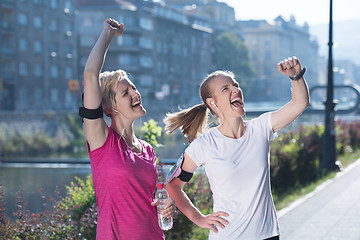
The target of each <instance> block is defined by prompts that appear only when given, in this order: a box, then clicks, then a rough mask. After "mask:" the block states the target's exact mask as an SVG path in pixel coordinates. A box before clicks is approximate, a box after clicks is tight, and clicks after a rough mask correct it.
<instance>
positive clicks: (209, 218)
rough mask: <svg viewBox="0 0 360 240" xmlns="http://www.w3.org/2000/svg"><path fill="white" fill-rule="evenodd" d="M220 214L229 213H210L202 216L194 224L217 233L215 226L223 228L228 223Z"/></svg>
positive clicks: (224, 215)
mask: <svg viewBox="0 0 360 240" xmlns="http://www.w3.org/2000/svg"><path fill="white" fill-rule="evenodd" d="M222 216H223V217H228V216H229V214H228V213H226V212H222V211H219V212H216V213H213V214H210V215H206V216H202V217H201V218H200V219H198V221H196V222H195V224H196V225H198V226H199V227H201V228H208V229H210V230H211V231H213V232H215V233H217V232H218V230H217V227H220V228H222V229H224V228H225V225H228V224H229V222H228V221H227V220H225V219H224V218H222Z"/></svg>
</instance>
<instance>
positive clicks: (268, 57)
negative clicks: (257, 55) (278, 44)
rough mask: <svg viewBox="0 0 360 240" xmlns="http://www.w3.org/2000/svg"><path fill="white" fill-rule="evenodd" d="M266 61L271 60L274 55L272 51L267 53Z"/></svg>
mask: <svg viewBox="0 0 360 240" xmlns="http://www.w3.org/2000/svg"><path fill="white" fill-rule="evenodd" d="M264 58H265V60H271V58H272V54H271V51H270V50H267V51H265V57H264Z"/></svg>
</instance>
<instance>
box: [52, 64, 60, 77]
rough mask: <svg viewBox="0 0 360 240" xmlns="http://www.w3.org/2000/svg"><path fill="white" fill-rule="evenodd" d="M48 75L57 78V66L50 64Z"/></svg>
mask: <svg viewBox="0 0 360 240" xmlns="http://www.w3.org/2000/svg"><path fill="white" fill-rule="evenodd" d="M50 76H51V77H52V78H58V77H59V68H58V66H55V65H52V66H51V67H50Z"/></svg>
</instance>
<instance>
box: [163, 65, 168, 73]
mask: <svg viewBox="0 0 360 240" xmlns="http://www.w3.org/2000/svg"><path fill="white" fill-rule="evenodd" d="M163 73H168V63H167V62H164V64H163Z"/></svg>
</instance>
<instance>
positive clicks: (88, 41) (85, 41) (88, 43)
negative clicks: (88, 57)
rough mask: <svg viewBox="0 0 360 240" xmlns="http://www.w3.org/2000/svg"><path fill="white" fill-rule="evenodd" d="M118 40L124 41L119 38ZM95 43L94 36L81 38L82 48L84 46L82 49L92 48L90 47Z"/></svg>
mask: <svg viewBox="0 0 360 240" xmlns="http://www.w3.org/2000/svg"><path fill="white" fill-rule="evenodd" d="M117 39H122V37H120V38H117ZM94 43H95V39H94V37H92V36H82V37H80V46H82V47H90V46H93V45H94Z"/></svg>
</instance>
